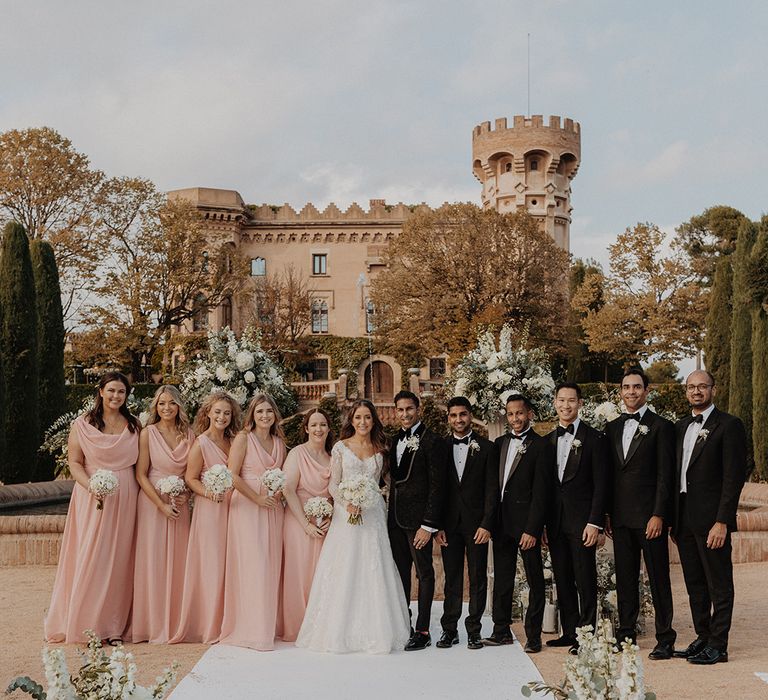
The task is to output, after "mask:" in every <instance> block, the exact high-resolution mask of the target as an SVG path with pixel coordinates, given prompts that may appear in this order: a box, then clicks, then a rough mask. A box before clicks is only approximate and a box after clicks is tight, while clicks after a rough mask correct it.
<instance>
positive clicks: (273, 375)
mask: <svg viewBox="0 0 768 700" xmlns="http://www.w3.org/2000/svg"><path fill="white" fill-rule="evenodd" d="M279 377H280V373H279V372H278V371H277V370H276V369H275V368H274V367H270V368H269V378H270V380H272V381H274V380H275V379H278V378H279Z"/></svg>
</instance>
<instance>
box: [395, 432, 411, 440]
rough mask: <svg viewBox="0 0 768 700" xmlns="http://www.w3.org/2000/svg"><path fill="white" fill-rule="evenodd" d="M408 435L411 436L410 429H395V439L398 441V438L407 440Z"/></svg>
mask: <svg viewBox="0 0 768 700" xmlns="http://www.w3.org/2000/svg"><path fill="white" fill-rule="evenodd" d="M409 437H411V431H410V430H398V431H397V441H398V442H400V440H407V439H408V438H409Z"/></svg>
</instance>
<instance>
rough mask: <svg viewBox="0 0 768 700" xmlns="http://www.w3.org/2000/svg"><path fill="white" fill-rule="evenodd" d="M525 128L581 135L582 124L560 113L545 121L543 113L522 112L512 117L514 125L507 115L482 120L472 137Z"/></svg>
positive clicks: (473, 131)
mask: <svg viewBox="0 0 768 700" xmlns="http://www.w3.org/2000/svg"><path fill="white" fill-rule="evenodd" d="M523 129H548V130H551V131H560V132H565V133H570V134H574V135H576V136H579V135H580V134H581V125H580V124H579V122H575V121H573V119H569V118H568V117H566V118H565V119H562V124H561V117H559V116H558V115H551V116H550V117H549V122H548V123H547V124H545V123H544V117H543V115H541V114H534V115H532V116H530V117H526V116H524V115H522V114H516V115H515V116H514V117H512V126H509V125H508V122H507V118H506V117H500V118H499V119H496V120H495V121H494V122H493V126H491V122H489V121H488V122H481V123H480V124H478V125H477V126H476V127H475V128H474V129H473V130H472V139H473V140H474V139H476V138H478V137H480V136H482V135H483V134H490V133H497V132H502V131H512V130H515V131H518V130H523Z"/></svg>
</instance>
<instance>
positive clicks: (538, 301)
mask: <svg viewBox="0 0 768 700" xmlns="http://www.w3.org/2000/svg"><path fill="white" fill-rule="evenodd" d="M385 263H386V269H385V270H384V271H383V272H381V273H380V274H379V275H378V276H377V277H375V278H374V280H373V282H372V289H371V298H372V301H373V303H374V305H375V308H376V333H377V335H378V336H379V337H381V338H386V339H387V341H388V342H390V343H391V344H395V345H407V344H412V343H414V342H417V343H418V345H419V347H420V348H421V349H422V351H423V352H424V353H432V354H439V353H441V352H444V351H447V352H450V353H457V354H459V353H461V352H463V351H465V350H466V349H468V348H469V347H470V346H472V345H473V344H474V342H475V339H476V337H477V332H478V330H479V329H480V328H481V327H484V326H488V325H496V326H501V325H502V324H503V323H504V322H506V321H512V322H515V323H517V325H519V326H520V327H521V328H522V327H523V326H524V325H526V324H527V325H528V326H529V338H530V339H531V342H532V343H533V344H543V345H545V346H547V347H548V348H550V349H558V350H561V349H563V347H564V337H563V336H564V332H565V320H566V318H567V294H568V280H567V274H568V253H567V252H565V251H564V250H562V249H560V248H559V247H558V246H557V245H556V244H555V242H554V241H553V240H552V239H551V238H550V237H549V236H548V235H547V234H546V233H544V232H542V231H541V230H539V227H538V224H537V222H536V221H535V219H533V217H531V216H530V215H529V214H528V213H527V212H515V213H513V214H499V213H498V212H496V211H495V210H481V209H479V208H478V207H476V206H475V205H473V204H452V205H445V206H443V207H441V208H440V209H438V210H435V211H424V210H419V211H417V212H416V213H415V214H414V215H413V216H412V217H411V218H409V219H408V220H407V221H406V222H405V224H404V226H403V231H402V233H401V234H400V235H399V236H398V237H397V239H396V240H395V241H393V242H392V243H391V244H390V245H389V247H388V249H387V252H386V254H385Z"/></svg>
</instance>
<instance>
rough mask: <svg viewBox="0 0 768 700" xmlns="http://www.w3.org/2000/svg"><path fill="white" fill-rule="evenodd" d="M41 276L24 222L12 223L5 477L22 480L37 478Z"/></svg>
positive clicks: (1, 472)
mask: <svg viewBox="0 0 768 700" xmlns="http://www.w3.org/2000/svg"><path fill="white" fill-rule="evenodd" d="M35 306H36V305H35V281H34V278H33V275H32V262H31V260H30V257H29V241H28V240H27V234H26V232H25V231H24V227H23V226H22V225H21V224H18V223H16V222H11V223H9V224H7V225H6V227H5V230H4V233H3V248H2V258H0V308H2V321H1V322H0V368H1V370H2V373H1V374H0V382H1V383H2V387H3V389H2V393H3V406H2V413H1V414H0V423H2V426H3V432H4V433H5V441H6V444H5V452H4V453H3V454H2V455H0V480H2V481H3V482H5V483H6V484H17V483H21V482H24V481H29V480H30V479H31V478H32V472H33V471H34V467H35V464H36V462H37V448H38V445H39V438H40V421H39V418H38V403H37V316H36V311H35Z"/></svg>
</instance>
